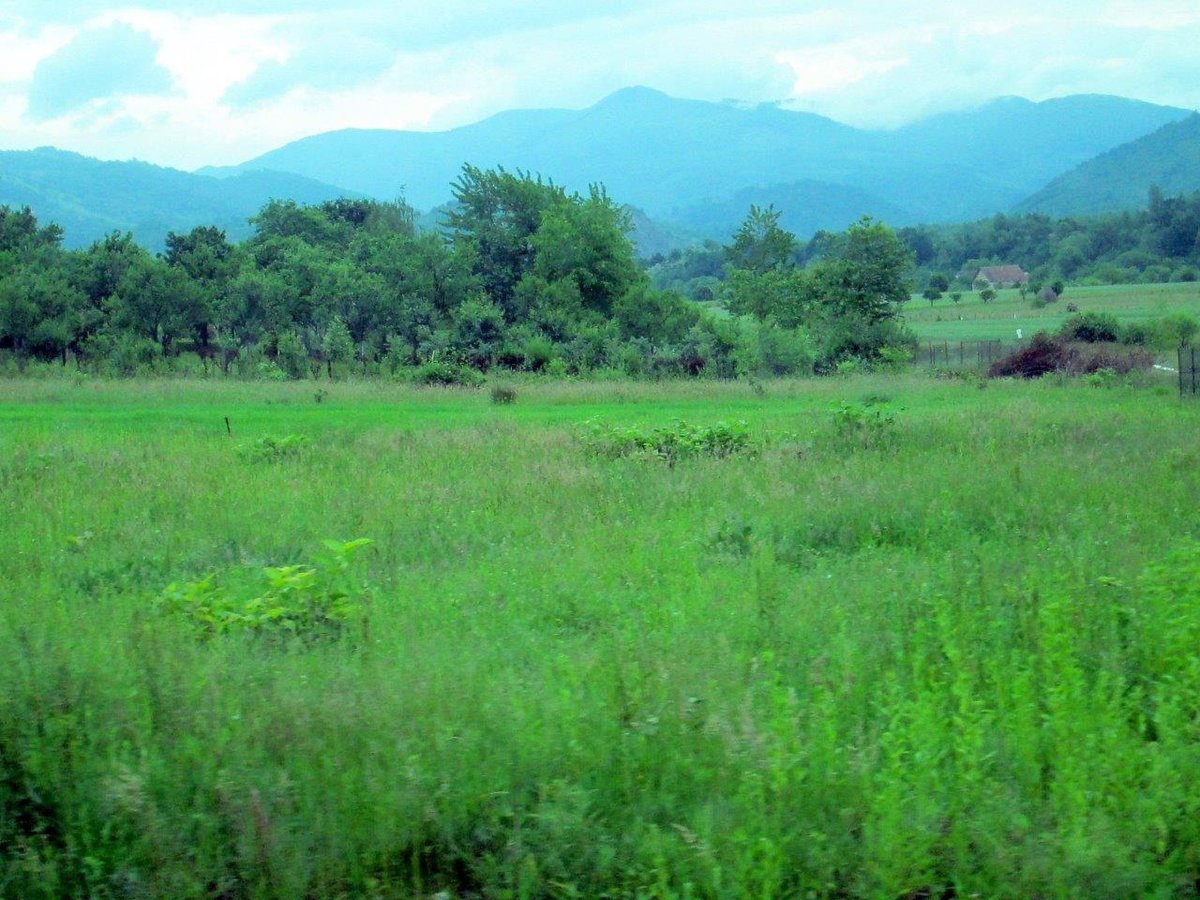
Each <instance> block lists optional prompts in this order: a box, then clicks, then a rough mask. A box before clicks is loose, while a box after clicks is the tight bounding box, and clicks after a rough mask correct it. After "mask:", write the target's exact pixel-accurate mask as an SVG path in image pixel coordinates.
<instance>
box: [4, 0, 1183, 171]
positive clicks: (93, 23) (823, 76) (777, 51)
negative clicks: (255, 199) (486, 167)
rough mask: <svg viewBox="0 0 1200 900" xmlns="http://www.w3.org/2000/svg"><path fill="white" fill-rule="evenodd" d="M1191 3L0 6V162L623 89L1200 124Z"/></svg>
mask: <svg viewBox="0 0 1200 900" xmlns="http://www.w3.org/2000/svg"><path fill="white" fill-rule="evenodd" d="M1197 47H1200V3H1197V2H1196V0H1144V2H1130V0H1041V2H1032V0H991V2H989V3H987V4H986V5H984V4H977V3H968V2H963V0H956V2H943V0H924V2H908V0H906V2H898V0H840V2H837V3H834V2H829V0H826V2H821V3H811V2H805V0H790V2H779V0H743V2H713V0H690V2H685V0H611V2H603V0H582V2H581V0H526V2H485V0H436V2H429V0H340V2H331V0H129V2H128V3H126V4H116V3H112V2H108V0H0V149H7V150H21V149H31V148H34V147H40V146H55V147H59V148H62V149H67V150H74V151H77V152H80V153H85V154H87V155H90V156H97V157H100V158H103V159H142V160H146V161H149V162H154V163H157V164H160V165H169V166H174V167H177V168H183V169H193V168H198V167H200V166H204V165H227V164H235V163H239V162H242V161H245V160H247V159H249V158H252V157H254V156H256V155H258V154H260V153H263V152H265V151H267V150H270V149H273V148H275V147H278V146H280V145H282V144H285V143H287V142H289V141H292V140H295V139H298V138H301V137H305V136H307V135H310V134H317V133H320V132H324V131H331V130H335V129H339V128H350V127H354V128H402V129H412V130H442V129H447V128H453V127H457V126H460V125H464V124H468V123H470V122H474V121H478V120H479V119H482V118H484V117H486V116H488V115H491V114H493V113H496V112H500V111H502V110H505V109H513V108H538V107H566V108H572V109H582V108H585V107H587V106H590V105H591V104H593V103H595V102H597V101H598V100H600V99H602V98H603V97H605V96H607V95H608V94H610V93H612V92H613V91H615V90H618V89H620V88H622V87H628V86H631V85H645V86H648V87H653V88H657V89H658V90H661V91H665V92H666V93H668V94H672V95H674V96H678V97H688V98H694V99H702V100H727V99H732V100H739V101H744V102H750V103H759V102H780V103H784V104H786V105H787V106H788V107H789V108H792V109H796V110H801V111H806V112H815V113H819V114H822V115H826V116H829V117H831V118H834V119H837V120H839V121H842V122H846V123H848V124H852V125H858V126H861V127H872V128H888V127H895V126H897V125H901V124H904V123H905V122H908V121H912V120H914V119H918V118H921V117H923V116H928V115H931V114H934V113H938V112H944V111H949V110H954V109H963V108H968V107H971V106H974V105H978V104H980V103H982V102H985V101H986V100H989V99H991V98H994V97H997V96H1006V95H1017V96H1022V97H1028V98H1029V99H1032V100H1043V99H1048V98H1051V97H1059V96H1065V95H1068V94H1080V93H1104V94H1119V95H1121V96H1126V97H1134V98H1137V99H1141V100H1148V101H1152V102H1156V103H1164V104H1170V105H1174V106H1182V107H1186V108H1192V109H1194V108H1197V107H1200V53H1198V52H1196V48H1197Z"/></svg>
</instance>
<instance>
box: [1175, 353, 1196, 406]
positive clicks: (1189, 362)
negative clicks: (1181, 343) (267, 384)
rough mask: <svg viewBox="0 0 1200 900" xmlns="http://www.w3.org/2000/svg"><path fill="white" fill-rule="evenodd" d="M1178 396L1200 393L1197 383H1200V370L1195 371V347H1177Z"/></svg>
mask: <svg viewBox="0 0 1200 900" xmlns="http://www.w3.org/2000/svg"><path fill="white" fill-rule="evenodd" d="M1178 359H1179V367H1178V371H1179V396H1180V397H1183V396H1185V395H1190V394H1196V393H1200V390H1198V385H1200V371H1197V368H1196V362H1197V356H1196V348H1195V347H1180V348H1179V356H1178Z"/></svg>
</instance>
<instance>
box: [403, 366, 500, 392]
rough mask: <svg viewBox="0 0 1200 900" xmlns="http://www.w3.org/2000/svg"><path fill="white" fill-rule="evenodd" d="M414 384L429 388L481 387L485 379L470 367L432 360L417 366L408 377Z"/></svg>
mask: <svg viewBox="0 0 1200 900" xmlns="http://www.w3.org/2000/svg"><path fill="white" fill-rule="evenodd" d="M408 379H409V380H410V381H411V382H412V383H413V384H421V385H426V386H428V387H470V388H474V387H479V386H480V385H481V384H483V382H484V377H483V375H481V374H480V373H479V372H478V371H477V370H475V369H472V368H471V367H470V366H465V365H462V364H459V363H453V362H448V361H446V360H439V359H432V360H430V361H429V362H427V363H424V364H422V365H420V366H417V367H416V368H415V369H413V370H412V371H411V373H409V375H408Z"/></svg>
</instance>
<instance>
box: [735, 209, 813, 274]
mask: <svg viewBox="0 0 1200 900" xmlns="http://www.w3.org/2000/svg"><path fill="white" fill-rule="evenodd" d="M780 215H782V213H781V212H780V211H779V210H777V209H776V208H775V207H774V206H767V207H766V208H765V209H764V208H762V207H759V206H754V205H752V206H751V207H750V212H749V213H747V214H746V218H745V219H744V220H743V221H742V224H741V226H740V227H739V228H738V230H737V231H736V232H734V235H733V243H732V244H730V246H729V247H728V248H727V249H726V251H725V258H726V260H727V261H728V264H729V266H730V267H731V268H733V269H740V270H743V271H746V272H750V273H752V274H754V275H764V274H766V273H767V272H771V271H783V270H785V269H789V268H791V267H792V265H793V264H794V260H793V254H794V252H795V250H796V236H795V235H794V234H792V233H791V232H790V231H787V230H786V229H783V228H780V227H779V217H780Z"/></svg>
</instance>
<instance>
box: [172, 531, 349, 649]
mask: <svg viewBox="0 0 1200 900" xmlns="http://www.w3.org/2000/svg"><path fill="white" fill-rule="evenodd" d="M371 543H372V541H371V540H370V539H368V538H359V539H357V540H353V541H347V542H344V543H343V542H340V541H325V542H324V547H325V554H324V555H323V556H322V557H320V558H319V559H318V560H317V562H316V563H315V564H314V565H291V566H268V567H266V568H264V569H262V570H261V572H260V573H259V574H260V578H261V581H262V582H264V583H263V585H262V588H261V592H257V591H256V592H253V593H252V595H251V596H249V597H246V596H243V595H242V594H241V592H239V591H238V590H237V588H238V586H239V582H240V580H241V579H239V578H237V577H236V576H237V575H238V574H240V573H227V574H226V577H225V578H220V577H218V576H217V575H216V574H215V573H214V574H209V575H206V576H205V577H203V578H201V579H199V580H198V581H185V582H174V583H172V584H170V585H168V586H167V587H166V589H165V590H164V591H163V592H162V594H160V595H159V597H158V600H157V606H158V607H159V609H161V610H162V611H163V612H164V613H166V614H168V615H173V616H178V617H179V618H181V619H183V620H184V621H185V622H187V624H188V625H189V626H190V627H191V628H192V629H193V630H195V631H196V633H197V634H199V635H200V636H201V637H203V638H206V639H208V638H213V637H217V636H219V635H223V634H231V633H237V632H249V633H252V634H256V635H263V636H269V637H274V638H279V637H294V638H298V639H299V640H300V641H301V642H302V643H306V644H307V643H312V642H314V641H317V640H322V639H329V638H335V637H338V636H340V635H341V634H342V632H343V630H344V629H345V628H346V626H347V625H349V624H350V623H351V622H353V621H357V620H361V619H362V617H363V614H364V613H365V610H366V605H367V601H368V598H369V596H370V593H371V592H370V589H369V588H368V587H365V586H362V585H355V584H353V583H351V581H350V578H349V572H350V565H351V558H352V557H353V555H354V554H355V553H356V552H357V551H358V550H361V549H362V548H363V547H366V546H368V545H370V544H371Z"/></svg>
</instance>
